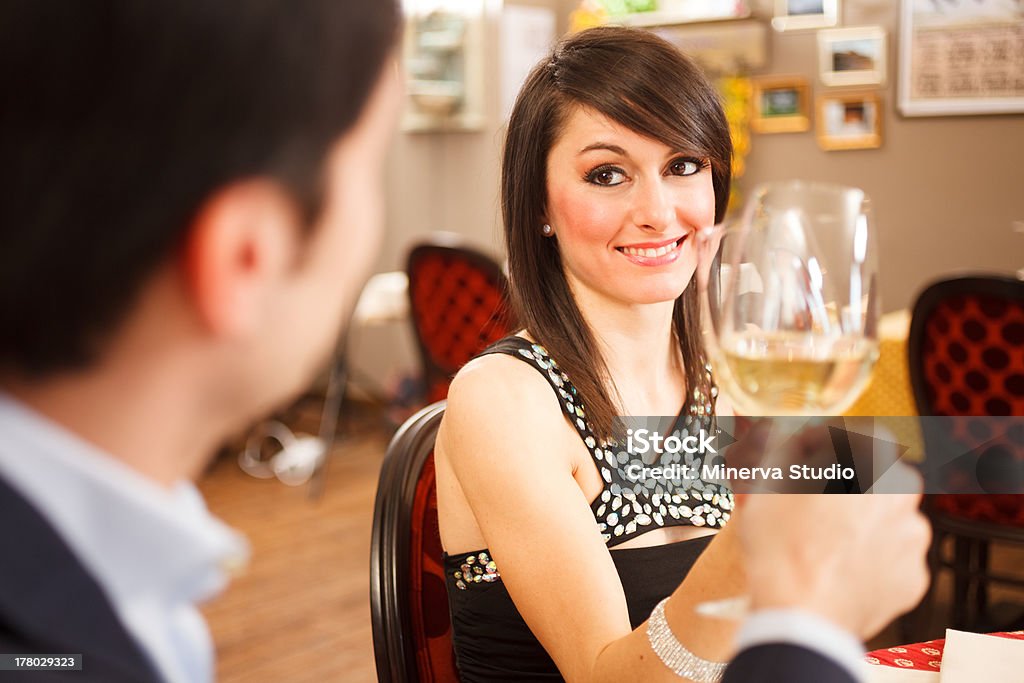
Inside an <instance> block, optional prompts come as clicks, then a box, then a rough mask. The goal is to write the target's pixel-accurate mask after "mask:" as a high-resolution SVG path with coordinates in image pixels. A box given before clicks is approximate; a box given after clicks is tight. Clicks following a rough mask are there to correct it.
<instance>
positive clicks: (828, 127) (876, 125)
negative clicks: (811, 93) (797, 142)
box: [818, 92, 882, 150]
mask: <svg viewBox="0 0 1024 683" xmlns="http://www.w3.org/2000/svg"><path fill="white" fill-rule="evenodd" d="M818 145H819V146H820V147H821V148H822V149H824V150H836V149H873V148H875V147H881V146H882V99H881V97H880V96H879V95H878V93H877V92H834V93H827V94H825V95H821V96H820V97H818Z"/></svg>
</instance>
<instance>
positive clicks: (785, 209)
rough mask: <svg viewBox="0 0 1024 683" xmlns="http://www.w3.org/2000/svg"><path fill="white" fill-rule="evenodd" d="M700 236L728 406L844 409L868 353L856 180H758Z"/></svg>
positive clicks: (871, 354) (712, 345) (727, 607)
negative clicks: (736, 212)
mask: <svg viewBox="0 0 1024 683" xmlns="http://www.w3.org/2000/svg"><path fill="white" fill-rule="evenodd" d="M699 246H700V250H699V251H700V265H699V268H698V287H699V288H700V289H701V293H702V296H701V297H700V298H701V301H702V302H703V303H702V306H703V313H704V316H705V320H704V326H705V335H704V337H705V346H706V347H707V350H708V354H709V357H710V360H711V363H712V366H713V368H714V371H715V377H716V381H717V382H718V384H719V385H720V387H721V388H722V390H723V391H724V393H725V394H726V395H727V396H728V398H729V399H730V400H731V401H732V403H733V405H734V406H735V407H736V412H737V413H739V414H742V415H751V416H755V415H762V416H784V415H802V416H829V415H839V414H841V413H843V412H844V411H845V410H847V409H848V408H849V407H850V406H851V405H852V404H853V402H854V401H856V399H857V397H858V396H859V395H860V393H861V392H862V391H863V389H864V387H865V386H866V385H867V382H868V380H869V379H870V375H871V370H872V368H873V366H874V364H875V361H876V359H877V358H878V310H879V302H878V292H877V282H876V281H877V270H878V266H877V254H876V248H875V239H874V231H873V218H872V214H871V207H870V202H869V200H868V198H867V197H866V196H865V194H864V192H863V191H862V190H859V189H857V188H852V187H843V186H840V185H831V184H825V183H817V182H804V181H787V182H778V183H768V184H764V185H761V186H759V187H758V188H757V189H756V190H755V191H754V193H753V195H752V196H751V198H750V200H749V202H748V204H747V206H746V207H745V209H744V211H743V214H742V215H741V216H740V218H739V219H738V220H736V221H733V222H731V223H727V224H723V225H718V226H715V227H714V228H709V229H708V230H707V231H706V233H705V234H704V235H703V236H702V240H701V242H700V245H699ZM769 450H770V449H769ZM748 602H749V601H748V599H747V598H746V597H745V596H742V597H735V598H727V599H724V600H716V601H713V602H706V603H703V604H701V605H698V607H697V611H698V612H699V613H701V614H706V615H713V616H719V617H725V618H739V617H742V616H743V615H744V614H745V613H746V611H747V609H748Z"/></svg>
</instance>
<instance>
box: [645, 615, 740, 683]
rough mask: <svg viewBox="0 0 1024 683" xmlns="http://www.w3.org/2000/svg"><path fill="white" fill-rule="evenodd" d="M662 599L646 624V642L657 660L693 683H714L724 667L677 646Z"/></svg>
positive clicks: (718, 679) (718, 678) (681, 646)
mask: <svg viewBox="0 0 1024 683" xmlns="http://www.w3.org/2000/svg"><path fill="white" fill-rule="evenodd" d="M666 602H668V598H665V599H664V600H662V601H661V602H659V603H658V606H657V607H655V608H654V611H653V612H651V618H650V619H649V620H648V621H647V640H648V641H650V643H651V649H652V650H654V654H656V655H658V659H660V660H661V661H662V663H663V664H664V665H665V666H667V667H668V668H669V669H671V670H672V672H673V673H674V674H675V675H677V676H681V677H683V678H689V679H690V680H692V681H695V683H718V682H719V681H721V680H722V675H723V674H724V673H725V664H724V663H722V662H711V661H708V660H706V659H701V658H700V657H698V656H697V655H695V654H693V653H692V652H690V651H689V650H687V649H686V648H685V647H683V644H682V643H680V642H679V641H678V640H677V639H676V637H675V635H674V634H673V633H672V629H671V628H670V627H669V625H668V621H667V620H666V619H665V603H666Z"/></svg>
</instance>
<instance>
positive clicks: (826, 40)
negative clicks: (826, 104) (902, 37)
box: [818, 26, 888, 86]
mask: <svg viewBox="0 0 1024 683" xmlns="http://www.w3.org/2000/svg"><path fill="white" fill-rule="evenodd" d="M887 49H888V48H887V46H886V37H885V29H883V28H881V27H880V26H861V27H856V28H833V29H828V30H825V31H819V32H818V64H819V71H820V74H821V82H822V83H824V84H825V85H833V86H836V85H882V84H883V83H885V74H886V50H887Z"/></svg>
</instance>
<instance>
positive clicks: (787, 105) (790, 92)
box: [750, 76, 811, 133]
mask: <svg viewBox="0 0 1024 683" xmlns="http://www.w3.org/2000/svg"><path fill="white" fill-rule="evenodd" d="M753 86H754V87H753V97H752V102H753V107H754V115H753V117H752V118H751V121H750V125H751V127H752V128H753V129H754V130H755V131H757V132H758V133H799V132H801V131H805V130H807V129H808V128H810V126H811V119H810V109H811V105H810V101H811V89H810V86H809V85H808V83H807V79H806V78H804V77H803V76H768V77H763V78H756V79H754V80H753Z"/></svg>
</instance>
